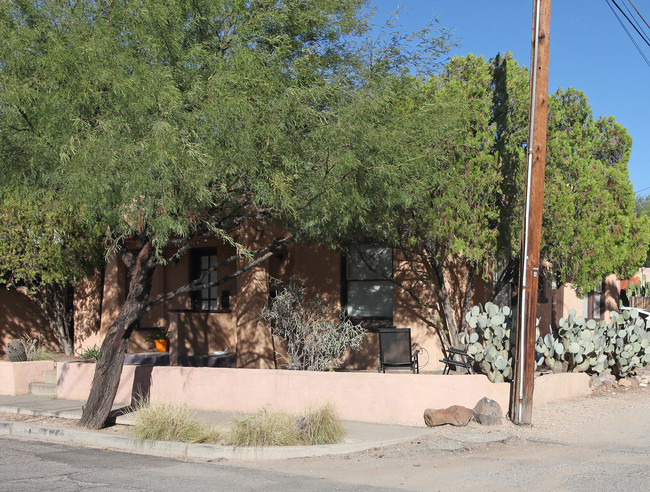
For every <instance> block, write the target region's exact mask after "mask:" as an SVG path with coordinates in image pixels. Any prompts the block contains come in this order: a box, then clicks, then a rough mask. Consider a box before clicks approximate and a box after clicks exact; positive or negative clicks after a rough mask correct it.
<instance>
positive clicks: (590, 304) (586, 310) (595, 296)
mask: <svg viewBox="0 0 650 492" xmlns="http://www.w3.org/2000/svg"><path fill="white" fill-rule="evenodd" d="M602 304H603V284H602V283H599V284H598V285H597V286H596V288H595V289H594V290H593V291H591V292H590V293H589V294H587V295H586V296H585V297H583V299H582V316H583V317H584V318H585V319H601V317H602V309H601V308H602Z"/></svg>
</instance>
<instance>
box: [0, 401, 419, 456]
mask: <svg viewBox="0 0 650 492" xmlns="http://www.w3.org/2000/svg"><path fill="white" fill-rule="evenodd" d="M22 413H23V414H25V413H26V412H22ZM0 435H6V436H16V437H28V438H32V439H38V440H45V441H53V442H59V443H67V444H76V445H84V446H89V447H93V448H105V449H112V450H117V451H124V452H128V453H136V454H148V455H152V456H161V457H166V458H189V459H201V460H222V459H227V460H277V459H287V458H309V457H314V456H325V455H338V454H349V453H356V452H359V451H366V450H368V449H374V448H380V447H384V446H390V445H393V444H401V443H404V442H406V441H407V440H408V439H407V440H405V439H403V438H396V439H385V440H381V441H363V442H361V441H359V442H345V443H342V444H324V445H318V446H268V447H259V448H250V447H234V446H223V445H219V444H202V443H196V444H187V443H181V442H172V441H148V440H145V441H140V440H138V439H135V438H132V437H128V436H117V435H108V434H101V433H99V432H94V431H91V430H81V429H69V428H65V427H55V426H43V425H34V424H28V423H25V422H8V421H0Z"/></svg>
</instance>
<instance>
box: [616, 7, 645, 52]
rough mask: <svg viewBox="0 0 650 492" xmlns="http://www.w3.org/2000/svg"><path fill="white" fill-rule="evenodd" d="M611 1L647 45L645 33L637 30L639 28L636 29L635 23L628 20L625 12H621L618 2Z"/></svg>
mask: <svg viewBox="0 0 650 492" xmlns="http://www.w3.org/2000/svg"><path fill="white" fill-rule="evenodd" d="M611 2H612V3H613V4H614V5H615V6H616V8H617V9H618V10H619V11H620V12H621V14H623V16H624V17H625V19H627V22H628V23H629V24H630V25H631V26H632V27H633V28H634V30H635V31H636V32H637V34H638V35H639V36H641V39H643V41H644V42H645V44H647V45H648V46H650V40H648V38H647V37H646V35H645V33H642V32H641V31H639V29H637V27H636V25H634V22H632V21H631V20H630V18H629V17H628V16H627V14H626V13H625V12H623V9H622V8H621V7H620V6H619V5H618V3H616V0H611Z"/></svg>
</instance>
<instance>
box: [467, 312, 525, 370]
mask: <svg viewBox="0 0 650 492" xmlns="http://www.w3.org/2000/svg"><path fill="white" fill-rule="evenodd" d="M510 314H511V311H510V308H509V307H508V306H503V307H501V308H499V306H497V305H496V304H492V303H491V302H488V303H486V304H485V308H483V307H481V306H474V307H473V308H472V310H471V311H470V312H469V313H467V315H466V316H465V319H466V320H467V323H468V324H469V326H470V328H471V329H472V330H473V332H471V333H468V334H463V335H462V337H461V342H462V343H464V344H466V345H467V353H469V354H470V355H471V356H472V357H474V360H476V362H477V363H478V366H479V368H480V369H481V371H482V372H484V373H485V374H486V375H487V377H488V379H489V380H490V381H492V382H493V383H501V382H503V381H510V380H511V379H512V360H513V358H514V343H511V341H510V324H511V323H510Z"/></svg>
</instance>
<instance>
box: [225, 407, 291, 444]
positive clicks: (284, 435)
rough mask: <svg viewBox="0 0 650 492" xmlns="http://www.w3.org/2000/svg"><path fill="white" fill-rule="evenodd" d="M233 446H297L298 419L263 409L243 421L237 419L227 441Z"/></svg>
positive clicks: (234, 420) (242, 419)
mask: <svg viewBox="0 0 650 492" xmlns="http://www.w3.org/2000/svg"><path fill="white" fill-rule="evenodd" d="M226 442H227V443H228V444H232V445H233V446H256V447H258V446H297V445H298V444H300V441H299V439H298V432H297V429H296V419H295V418H294V417H293V416H292V415H290V414H288V413H284V412H271V411H270V410H269V409H268V408H266V407H265V408H263V409H262V410H260V411H259V412H257V413H255V414H253V415H251V416H249V417H244V418H241V419H238V418H235V419H233V422H232V429H231V430H230V434H229V435H228V438H227V439H226Z"/></svg>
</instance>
